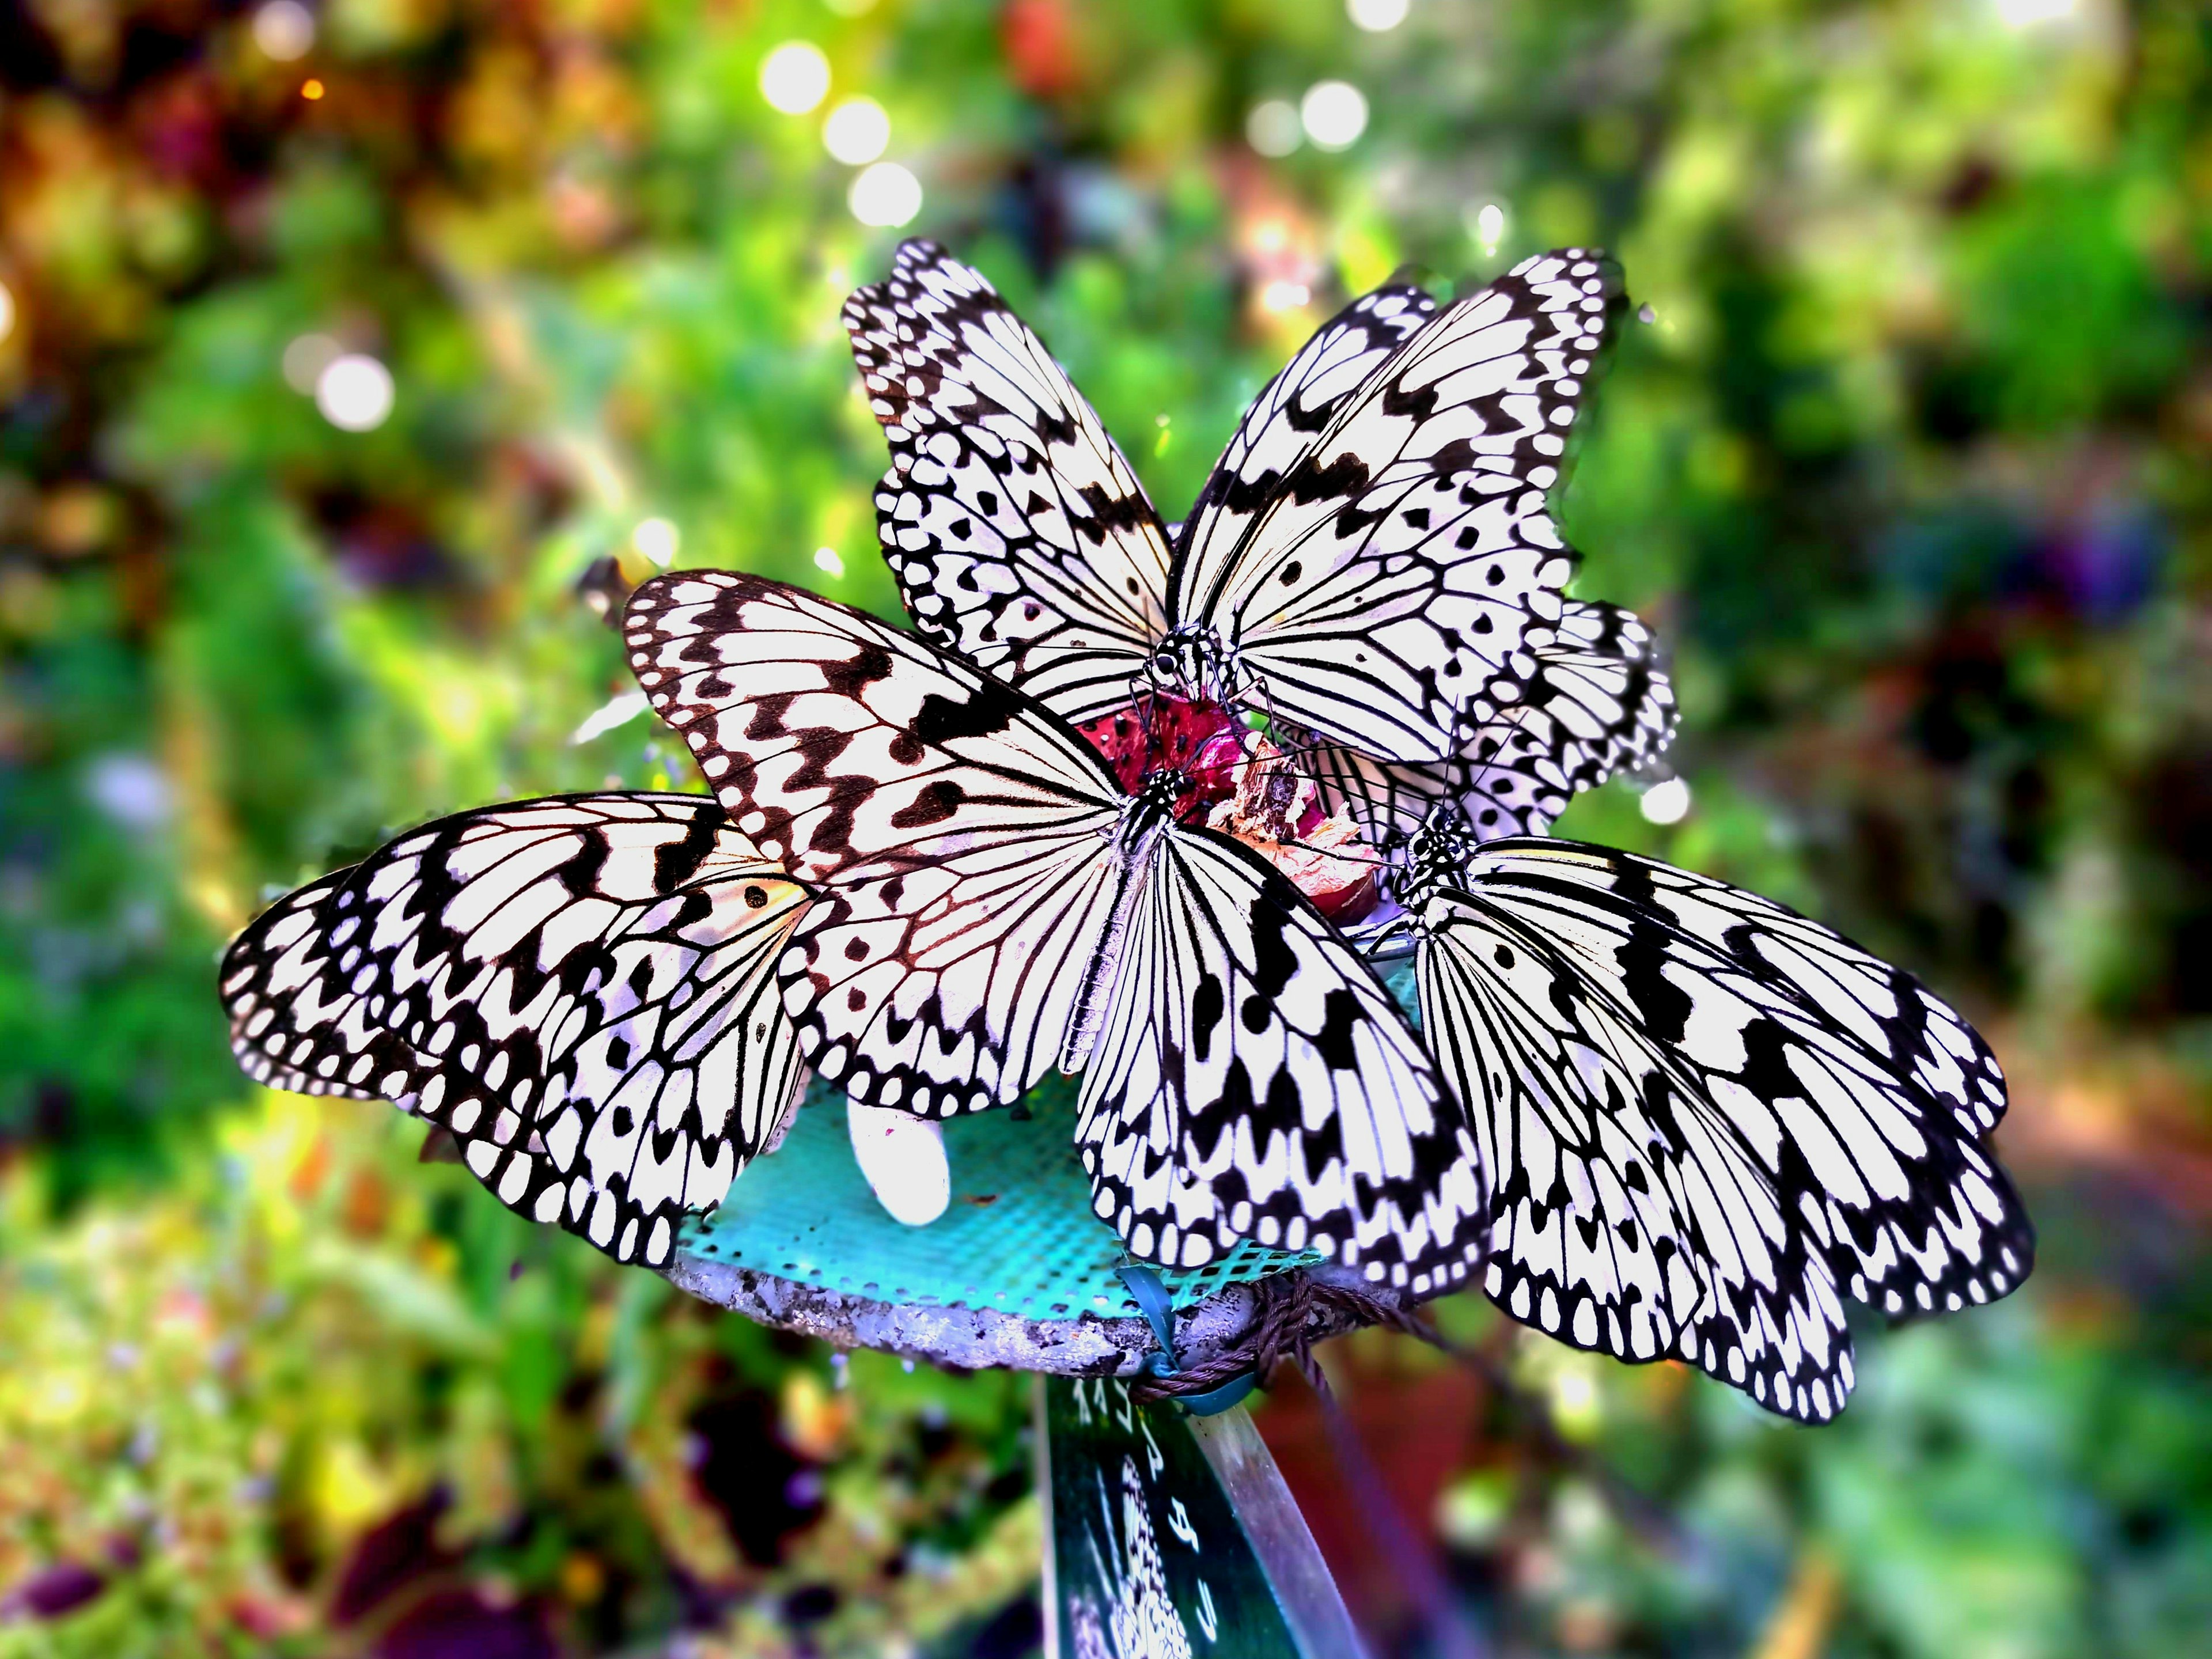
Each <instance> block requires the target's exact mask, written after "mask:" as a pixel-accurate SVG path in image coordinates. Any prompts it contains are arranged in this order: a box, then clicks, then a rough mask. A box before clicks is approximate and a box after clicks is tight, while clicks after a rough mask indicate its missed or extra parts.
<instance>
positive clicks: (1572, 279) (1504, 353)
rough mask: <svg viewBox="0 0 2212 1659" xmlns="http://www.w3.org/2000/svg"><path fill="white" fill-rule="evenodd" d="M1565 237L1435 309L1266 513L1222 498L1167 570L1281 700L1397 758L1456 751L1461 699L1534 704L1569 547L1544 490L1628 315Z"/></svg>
mask: <svg viewBox="0 0 2212 1659" xmlns="http://www.w3.org/2000/svg"><path fill="white" fill-rule="evenodd" d="M1619 301H1620V287H1619V283H1618V273H1617V271H1616V270H1615V268H1614V267H1613V266H1612V265H1611V264H1609V263H1608V262H1607V261H1605V260H1604V259H1603V258H1601V256H1599V255H1597V254H1595V253H1590V252H1583V251H1582V250H1578V249H1568V250H1565V251H1563V252H1557V253H1551V254H1546V255H1543V256H1542V257H1541V258H1534V259H1529V260H1527V261H1524V262H1523V263H1522V264H1520V265H1517V266H1516V267H1515V268H1514V269H1513V270H1512V271H1510V272H1509V273H1508V274H1507V275H1506V276H1502V277H1500V278H1499V279H1498V281H1497V282H1495V283H1492V284H1491V285H1490V286H1489V287H1488V288H1486V289H1482V290H1481V291H1480V292H1479V293H1477V294H1474V295H1469V296H1468V297H1467V298H1466V299H1463V300H1461V301H1456V302H1455V303H1454V304H1452V305H1451V306H1449V307H1445V308H1444V309H1443V310H1442V311H1440V312H1438V313H1437V314H1436V315H1435V316H1434V317H1433V318H1431V319H1429V320H1428V321H1427V322H1426V323H1425V325H1423V326H1422V327H1421V328H1420V329H1419V331H1418V332H1416V333H1414V334H1413V336H1412V337H1411V338H1409V339H1408V340H1407V341H1406V343H1404V344H1403V345H1402V346H1401V347H1400V348H1399V349H1397V350H1396V352H1395V354H1393V355H1392V356H1389V358H1388V359H1387V360H1386V361H1385V362H1383V363H1382V364H1381V366H1380V367H1379V368H1376V369H1375V370H1374V372H1373V373H1371V374H1370V375H1369V376H1368V378H1367V380H1365V382H1364V384H1363V385H1362V386H1361V387H1360V389H1359V390H1358V392H1357V393H1356V394H1355V395H1353V396H1352V397H1351V398H1348V399H1346V400H1345V401H1344V402H1343V404H1341V405H1340V406H1339V407H1338V408H1337V409H1336V410H1335V411H1334V415H1333V416H1332V418H1331V419H1330V421H1329V423H1328V428H1327V429H1326V430H1325V431H1323V432H1322V435H1321V436H1320V437H1319V439H1318V440H1317V441H1316V442H1314V443H1313V444H1312V446H1311V447H1310V448H1309V449H1308V451H1307V452H1306V453H1304V455H1303V456H1302V457H1301V458H1300V459H1298V460H1297V463H1296V464H1295V465H1292V466H1291V469H1290V471H1289V472H1288V473H1287V475H1286V476H1285V477H1284V478H1283V480H1282V481H1281V483H1280V484H1279V486H1278V487H1277V488H1276V489H1275V490H1274V492H1273V495H1272V497H1271V498H1270V499H1269V500H1268V501H1267V503H1266V504H1265V505H1264V506H1260V507H1251V506H1249V505H1244V506H1240V501H1241V499H1242V498H1241V497H1240V496H1238V495H1237V494H1236V493H1234V492H1227V491H1225V492H1222V493H1221V494H1220V495H1218V497H1217V499H1215V500H1214V501H1212V502H1211V503H1209V504H1207V505H1206V507H1203V508H1202V509H1201V510H1200V511H1199V512H1197V513H1194V514H1193V515H1192V517H1191V519H1190V520H1189V521H1188V524H1187V525H1186V526H1185V529H1184V532H1183V545H1184V551H1183V553H1182V556H1180V557H1178V558H1177V560H1176V565H1175V568H1174V570H1173V572H1172V573H1171V578H1170V588H1169V598H1168V617H1169V620H1170V623H1176V624H1182V623H1210V624H1212V626H1213V627H1214V628H1215V629H1216V630H1217V631H1218V633H1219V634H1220V635H1221V636H1222V638H1223V639H1224V640H1225V642H1226V643H1227V644H1228V645H1229V646H1230V647H1231V648H1232V649H1233V650H1235V651H1236V653H1237V655H1238V658H1239V660H1240V664H1241V666H1242V668H1243V670H1244V671H1246V672H1247V673H1249V674H1252V675H1255V676H1256V677H1257V678H1258V680H1259V681H1260V683H1261V685H1262V687H1263V688H1264V690H1263V701H1264V702H1265V704H1266V705H1267V707H1268V708H1270V710H1271V712H1273V713H1275V714H1279V715H1280V716H1282V717H1284V718H1285V719H1286V720H1289V721H1291V722H1292V723H1294V724H1296V725H1297V726H1302V727H1304V728H1305V729H1307V730H1309V731H1310V732H1314V733H1315V734H1316V736H1318V737H1320V738H1323V739H1324V740H1327V741H1330V742H1334V743H1340V744H1346V746H1348V747H1350V748H1352V749H1354V750H1359V751H1361V752H1363V753H1366V754H1370V755H1376V756H1380V757H1385V758H1389V759H1394V760H1421V759H1434V758H1437V757H1443V756H1445V755H1449V754H1450V753H1451V752H1453V750H1454V748H1455V738H1456V737H1457V735H1458V732H1459V725H1458V721H1459V716H1460V711H1461V710H1462V708H1464V707H1465V706H1467V705H1468V703H1469V702H1473V701H1474V700H1476V699H1478V698H1481V699H1486V700H1487V701H1488V702H1491V703H1492V704H1497V705H1510V704H1511V703H1513V702H1516V701H1518V700H1519V697H1520V696H1521V695H1522V690H1523V688H1524V687H1525V686H1526V685H1527V684H1528V680H1529V678H1530V677H1531V676H1532V675H1533V673H1534V662H1533V659H1532V658H1531V657H1530V655H1529V652H1528V644H1529V642H1530V641H1529V639H1528V635H1529V634H1530V632H1531V630H1532V629H1540V628H1549V627H1551V626H1553V625H1555V624H1556V623H1558V622H1559V617H1560V611H1561V605H1562V601H1561V597H1560V590H1561V589H1562V588H1563V587H1564V586H1565V583H1566V580H1567V578H1568V576H1569V574H1571V569H1572V564H1573V558H1572V555H1571V552H1570V550H1568V548H1567V547H1566V545H1565V543H1564V542H1563V541H1562V540H1561V539H1560V537H1559V531H1558V528H1557V526H1555V525H1554V524H1553V521H1552V518H1551V515H1550V513H1549V511H1548V510H1547V506H1546V500H1547V495H1548V493H1549V492H1550V491H1551V489H1553V487H1554V486H1555V485H1556V484H1557V483H1559V477H1560V471H1561V466H1562V464H1563V459H1564V457H1565V450H1566V441H1567V435H1568V431H1569V428H1571V426H1572V424H1573V422H1574V420H1575V417H1576V415H1577V411H1578V410H1579V409H1580V406H1581V403H1582V398H1583V392H1584V391H1585V389H1586V387H1587V386H1588V385H1589V380H1590V378H1591V376H1592V375H1593V374H1595V372H1596V370H1597V368H1598V364H1599V360H1600V357H1601V352H1602V349H1603V348H1604V346H1605V343H1606V340H1607V335H1608V332H1609V330H1610V326H1611V319H1612V318H1613V314H1614V313H1615V312H1616V311H1617V309H1618V308H1619Z"/></svg>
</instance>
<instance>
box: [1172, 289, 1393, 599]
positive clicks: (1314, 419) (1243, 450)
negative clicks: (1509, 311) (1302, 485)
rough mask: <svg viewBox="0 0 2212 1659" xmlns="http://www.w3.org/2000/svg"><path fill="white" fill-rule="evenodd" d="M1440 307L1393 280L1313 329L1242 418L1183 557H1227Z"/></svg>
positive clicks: (1182, 546) (1189, 525)
mask: <svg viewBox="0 0 2212 1659" xmlns="http://www.w3.org/2000/svg"><path fill="white" fill-rule="evenodd" d="M1436 308H1437V302H1436V301H1434V300H1433V299H1431V297H1430V296H1429V295H1427V294H1425V293H1424V292H1423V291H1422V290H1421V289H1419V288H1416V287H1414V286H1413V284H1412V283H1386V284H1384V285H1383V287H1381V288H1378V289H1375V290H1374V291H1373V292H1372V293H1369V294H1363V295H1360V296H1359V298H1358V299H1357V300H1354V301H1352V303H1351V304H1350V305H1348V306H1346V307H1345V308H1344V309H1343V310H1342V311H1340V312H1339V313H1337V314H1336V315H1335V316H1334V317H1332V318H1331V319H1329V320H1328V322H1326V323H1324V324H1322V325H1321V327H1320V328H1319V329H1317V330H1316V331H1315V333H1314V336H1313V337H1312V338H1311V339H1310V340H1308V341H1307V342H1306V343H1305V344H1304V345H1303V346H1301V347H1299V348H1298V352H1297V356H1294V357H1292V358H1291V361H1290V362H1288V363H1286V364H1285V365H1284V367H1283V370H1282V373H1280V374H1278V375H1276V376H1275V378H1274V379H1273V380H1270V381H1268V382H1267V386H1265V387H1263V388H1262V389H1261V392H1260V395H1259V396H1258V397H1257V398H1255V399H1253V402H1252V407H1251V408H1250V409H1249V410H1246V411H1245V413H1244V418H1243V420H1242V421H1240V422H1237V430H1236V432H1235V433H1234V434H1233V435H1231V438H1230V440H1229V445H1228V447H1227V448H1225V449H1224V450H1223V451H1222V453H1221V459H1219V460H1218V461H1217V462H1215V463H1214V466H1213V471H1212V474H1211V475H1210V476H1209V477H1207V478H1206V484H1205V487H1204V488H1203V489H1200V491H1199V495H1198V501H1197V504H1196V505H1195V506H1194V507H1192V508H1191V510H1190V513H1189V514H1188V517H1186V519H1185V520H1184V521H1183V525H1182V536H1181V537H1180V538H1179V544H1178V546H1177V549H1176V557H1177V559H1178V560H1180V561H1182V562H1184V563H1185V564H1187V565H1188V564H1194V565H1197V566H1199V567H1200V568H1209V567H1211V566H1212V565H1214V564H1217V563H1220V562H1224V561H1225V560H1226V559H1227V558H1228V557H1229V556H1230V555H1231V550H1233V549H1234V548H1235V546H1236V544H1237V541H1238V540H1239V539H1240V538H1242V537H1243V533H1244V532H1245V530H1246V529H1247V528H1248V527H1249V526H1250V525H1251V523H1252V521H1253V520H1254V518H1255V517H1256V516H1257V515H1258V514H1259V513H1261V512H1263V511H1264V510H1265V509H1266V508H1267V507H1268V505H1269V504H1270V503H1272V502H1273V500H1274V498H1275V496H1276V495H1277V493H1278V492H1279V490H1280V489H1282V486H1283V481H1284V479H1285V478H1286V477H1289V476H1290V474H1291V472H1292V471H1295V470H1296V469H1297V465H1298V464H1299V463H1300V462H1301V461H1303V460H1304V459H1305V458H1306V457H1307V456H1308V455H1309V454H1310V453H1312V451H1313V447H1314V446H1315V445H1316V443H1318V442H1320V441H1321V436H1322V433H1323V432H1324V431H1326V430H1327V429H1328V423H1329V421H1330V419H1331V417H1332V416H1334V415H1335V413H1336V411H1337V410H1339V409H1340V408H1342V407H1343V406H1344V404H1346V401H1347V400H1349V399H1350V398H1353V397H1354V396H1356V395H1357V394H1358V391H1359V389H1360V387H1361V386H1364V385H1365V384H1366V383H1367V381H1368V380H1369V379H1370V377H1371V376H1372V375H1373V374H1374V373H1375V371H1376V369H1378V368H1381V367H1382V366H1383V363H1384V362H1386V361H1388V359H1389V356H1390V354H1391V353H1392V352H1394V351H1395V350H1397V349H1398V348H1399V347H1400V346H1401V345H1402V344H1404V343H1405V342H1406V340H1407V337H1409V336H1411V335H1412V334H1413V332H1414V331H1416V330H1417V329H1419V327H1420V326H1421V325H1422V324H1423V323H1424V322H1425V321H1426V320H1427V319H1429V318H1430V317H1431V315H1433V314H1434V313H1435V311H1436Z"/></svg>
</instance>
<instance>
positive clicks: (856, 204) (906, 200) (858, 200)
mask: <svg viewBox="0 0 2212 1659" xmlns="http://www.w3.org/2000/svg"><path fill="white" fill-rule="evenodd" d="M845 200H846V202H847V204H848V205H849V206H850V207H851V208H852V210H853V216H854V218H855V219H858V220H859V221H860V222H861V223H862V224H864V225H878V226H881V227H884V228H890V227H894V226H897V225H903V224H906V223H908V222H910V221H911V220H912V219H913V218H914V216H915V214H917V213H920V212H921V180H920V179H917V178H915V176H914V174H912V173H908V171H907V170H906V169H905V168H904V167H901V166H900V165H899V164H898V163H897V162H896V161H878V162H877V163H876V164H875V165H874V166H873V167H865V168H863V169H862V170H861V173H860V177H859V178H857V179H854V180H853V188H852V190H851V191H848V193H847V195H846V197H845Z"/></svg>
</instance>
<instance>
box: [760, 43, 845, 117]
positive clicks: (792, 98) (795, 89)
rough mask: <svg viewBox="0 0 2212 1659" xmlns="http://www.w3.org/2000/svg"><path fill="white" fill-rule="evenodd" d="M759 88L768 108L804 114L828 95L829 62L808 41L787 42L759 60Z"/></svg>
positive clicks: (818, 49) (788, 113)
mask: <svg viewBox="0 0 2212 1659" xmlns="http://www.w3.org/2000/svg"><path fill="white" fill-rule="evenodd" d="M760 89H761V96H762V97H763V98H765V99H767V100H768V102H769V108H770V109H776V110H781V111H782V112H783V113H785V114H786V115H804V114H805V113H806V112H807V111H809V110H811V109H812V108H813V107H814V106H816V105H817V104H818V103H820V102H821V101H822V100H823V99H824V98H826V97H828V96H829V59H828V58H824V57H823V55H822V48H821V47H819V46H816V45H815V44H814V43H813V42H812V41H811V40H787V41H785V42H784V43H783V44H782V45H781V46H778V47H777V48H776V49H775V51H773V52H770V53H769V55H768V56H767V57H765V58H762V59H761V66H760Z"/></svg>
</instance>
